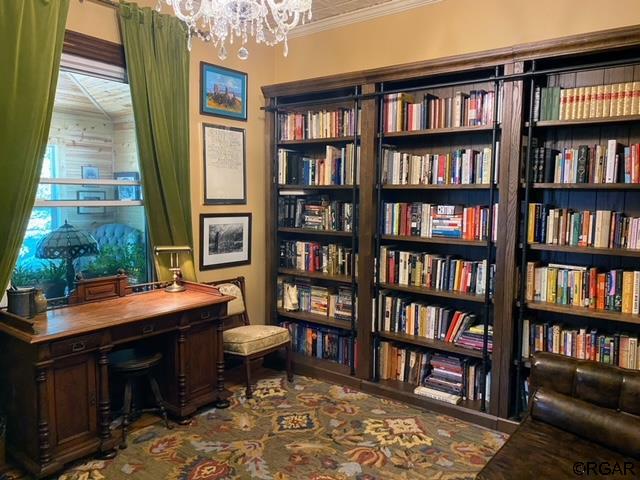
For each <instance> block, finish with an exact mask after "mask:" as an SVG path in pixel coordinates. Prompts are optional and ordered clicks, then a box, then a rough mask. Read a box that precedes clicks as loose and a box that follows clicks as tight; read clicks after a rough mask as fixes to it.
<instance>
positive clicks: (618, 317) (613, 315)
mask: <svg viewBox="0 0 640 480" xmlns="http://www.w3.org/2000/svg"><path fill="white" fill-rule="evenodd" d="M527 307H528V308H529V309H531V310H539V311H543V312H553V313H561V314H563V315H574V316H578V317H589V318H599V319H602V320H613V321H615V322H621V323H631V324H635V325H640V316H638V315H632V314H629V313H620V312H612V311H610V310H596V309H593V308H588V307H576V306H573V305H558V304H557V303H546V302H527Z"/></svg>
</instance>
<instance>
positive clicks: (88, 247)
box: [36, 220, 98, 294]
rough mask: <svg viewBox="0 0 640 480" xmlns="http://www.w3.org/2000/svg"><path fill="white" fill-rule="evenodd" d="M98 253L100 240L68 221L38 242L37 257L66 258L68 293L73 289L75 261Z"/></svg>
mask: <svg viewBox="0 0 640 480" xmlns="http://www.w3.org/2000/svg"><path fill="white" fill-rule="evenodd" d="M97 254H98V242H97V241H96V239H95V238H93V237H92V236H91V235H90V234H88V233H86V232H83V231H81V230H78V229H77V228H75V227H74V226H72V225H69V224H68V223H67V221H66V220H65V221H64V225H62V226H61V227H59V228H57V229H56V230H54V231H53V232H50V233H49V234H47V235H46V236H45V237H43V238H42V240H40V241H39V242H38V245H37V247H36V257H37V258H43V259H52V260H64V261H65V262H66V264H67V294H70V293H71V290H73V280H74V277H75V272H74V269H73V261H74V260H75V259H76V258H79V257H86V256H89V255H97Z"/></svg>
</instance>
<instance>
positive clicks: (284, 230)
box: [278, 227, 353, 237]
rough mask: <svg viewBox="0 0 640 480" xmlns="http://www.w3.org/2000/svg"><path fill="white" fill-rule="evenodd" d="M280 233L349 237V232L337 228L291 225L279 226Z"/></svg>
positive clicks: (350, 234)
mask: <svg viewBox="0 0 640 480" xmlns="http://www.w3.org/2000/svg"><path fill="white" fill-rule="evenodd" d="M278 232H280V233H297V234H301V235H302V234H304V235H318V236H323V237H351V236H352V235H353V234H352V233H351V232H342V231H337V230H314V229H312V228H291V227H279V228H278Z"/></svg>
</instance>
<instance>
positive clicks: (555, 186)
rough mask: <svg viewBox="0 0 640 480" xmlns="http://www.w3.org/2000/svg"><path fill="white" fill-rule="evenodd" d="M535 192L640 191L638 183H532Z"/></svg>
mask: <svg viewBox="0 0 640 480" xmlns="http://www.w3.org/2000/svg"><path fill="white" fill-rule="evenodd" d="M532 188H534V189H537V190H620V191H626V190H640V183H534V184H533V185H532Z"/></svg>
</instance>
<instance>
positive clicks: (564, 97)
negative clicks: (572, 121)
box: [558, 88, 567, 120]
mask: <svg viewBox="0 0 640 480" xmlns="http://www.w3.org/2000/svg"><path fill="white" fill-rule="evenodd" d="M566 107H567V89H566V88H563V89H561V90H560V114H559V116H558V120H565V115H566Z"/></svg>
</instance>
